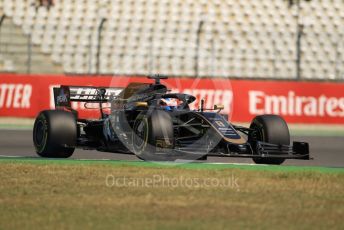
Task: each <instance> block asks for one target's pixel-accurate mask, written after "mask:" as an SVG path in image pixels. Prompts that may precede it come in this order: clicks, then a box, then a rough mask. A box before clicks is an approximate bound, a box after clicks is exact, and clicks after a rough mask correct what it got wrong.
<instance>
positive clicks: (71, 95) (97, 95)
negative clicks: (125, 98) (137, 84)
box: [53, 85, 123, 108]
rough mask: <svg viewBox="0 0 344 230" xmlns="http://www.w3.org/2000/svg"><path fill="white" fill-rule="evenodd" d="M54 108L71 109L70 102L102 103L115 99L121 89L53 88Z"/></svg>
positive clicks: (63, 86)
mask: <svg viewBox="0 0 344 230" xmlns="http://www.w3.org/2000/svg"><path fill="white" fill-rule="evenodd" d="M53 91H54V102H55V107H65V108H71V102H72V101H77V102H89V103H102V102H110V101H111V100H113V99H114V98H116V97H117V96H118V95H119V94H120V93H121V92H122V91H123V88H106V87H89V86H65V85H62V86H60V87H54V88H53Z"/></svg>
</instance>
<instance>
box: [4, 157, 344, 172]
mask: <svg viewBox="0 0 344 230" xmlns="http://www.w3.org/2000/svg"><path fill="white" fill-rule="evenodd" d="M1 163H14V164H70V165H80V164H85V165H90V164H98V165H99V164H100V165H113V166H116V167H117V166H135V167H154V168H183V169H197V170H198V169H200V170H203V169H206V170H223V169H244V170H258V171H280V172H300V171H303V172H304V171H316V172H322V173H344V168H342V167H320V166H284V165H242V164H221V163H220V164H216V163H215V164H214V163H199V162H189V163H174V162H147V161H125V160H76V159H44V158H35V157H32V158H27V157H0V164H1Z"/></svg>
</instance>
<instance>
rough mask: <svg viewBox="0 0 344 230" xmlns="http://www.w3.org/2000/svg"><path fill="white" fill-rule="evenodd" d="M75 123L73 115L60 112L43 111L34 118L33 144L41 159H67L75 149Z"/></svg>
mask: <svg viewBox="0 0 344 230" xmlns="http://www.w3.org/2000/svg"><path fill="white" fill-rule="evenodd" d="M76 138H77V123H76V119H75V115H74V114H72V113H70V112H67V111H62V110H45V111H42V112H41V113H40V114H39V115H38V116H37V118H36V120H35V124H34V127H33V143H34V146H35V148H36V152H37V154H38V155H39V156H41V157H49V158H68V157H70V156H71V155H72V154H73V152H74V149H75V145H76Z"/></svg>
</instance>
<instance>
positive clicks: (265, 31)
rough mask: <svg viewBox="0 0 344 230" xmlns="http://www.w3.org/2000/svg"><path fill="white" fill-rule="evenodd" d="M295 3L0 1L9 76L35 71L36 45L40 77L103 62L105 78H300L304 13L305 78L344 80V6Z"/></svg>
mask: <svg viewBox="0 0 344 230" xmlns="http://www.w3.org/2000/svg"><path fill="white" fill-rule="evenodd" d="M289 2H290V1H289V0H274V1H271V0H259V1H254V0H240V1H237V0H92V1H91V0H55V1H54V6H53V7H51V8H50V9H48V8H47V7H37V6H36V4H37V1H35V0H0V16H1V15H2V14H5V15H6V19H5V20H4V23H3V28H1V34H0V36H1V38H0V63H1V64H0V71H3V72H6V71H7V72H26V71H28V68H27V67H25V66H26V65H28V61H27V60H26V58H24V57H26V56H27V54H28V52H29V51H28V50H29V49H28V48H27V46H28V43H29V42H28V41H30V43H31V42H32V44H33V45H34V46H33V47H32V51H34V52H33V53H34V55H33V58H32V59H30V64H32V66H33V67H34V66H36V67H34V68H31V67H30V68H31V69H30V71H31V72H39V73H50V72H53V73H62V72H64V73H67V74H97V72H98V71H97V64H98V61H97V60H98V59H97V55H98V54H99V74H110V75H112V74H127V75H147V74H151V73H160V74H165V75H175V76H195V75H199V76H201V77H224V76H228V77H240V78H281V79H293V78H296V76H297V73H296V72H297V68H296V64H295V62H296V57H297V46H296V41H297V36H298V33H297V31H298V26H297V25H298V16H297V15H299V22H300V23H301V24H302V25H303V34H302V40H301V41H302V43H301V44H302V45H301V51H302V52H301V57H302V58H301V77H302V78H303V79H344V2H343V0H317V1H315V0H314V1H309V2H308V1H302V0H301V1H300V10H299V12H298V10H297V7H296V6H295V5H294V6H291V5H290V4H289ZM102 21H103V22H104V27H103V29H102V33H101V37H100V39H98V29H99V26H100V23H101V22H102ZM29 35H30V36H29ZM27 38H29V39H27ZM13 43H14V44H15V45H13ZM98 45H99V46H100V49H99V53H98ZM8 47H12V48H8ZM13 47H14V48H13ZM32 51H30V52H32ZM20 56H22V58H20ZM23 66H24V67H23Z"/></svg>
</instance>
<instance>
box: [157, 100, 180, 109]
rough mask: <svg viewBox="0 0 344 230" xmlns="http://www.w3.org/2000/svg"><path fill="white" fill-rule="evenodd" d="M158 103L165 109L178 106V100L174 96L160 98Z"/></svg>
mask: <svg viewBox="0 0 344 230" xmlns="http://www.w3.org/2000/svg"><path fill="white" fill-rule="evenodd" d="M160 105H161V106H162V107H163V108H164V109H165V110H168V111H170V110H173V109H175V108H177V106H178V101H177V99H176V98H162V99H161V101H160Z"/></svg>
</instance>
